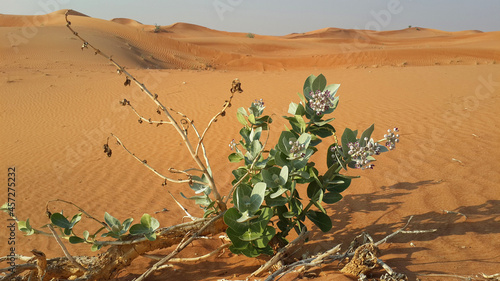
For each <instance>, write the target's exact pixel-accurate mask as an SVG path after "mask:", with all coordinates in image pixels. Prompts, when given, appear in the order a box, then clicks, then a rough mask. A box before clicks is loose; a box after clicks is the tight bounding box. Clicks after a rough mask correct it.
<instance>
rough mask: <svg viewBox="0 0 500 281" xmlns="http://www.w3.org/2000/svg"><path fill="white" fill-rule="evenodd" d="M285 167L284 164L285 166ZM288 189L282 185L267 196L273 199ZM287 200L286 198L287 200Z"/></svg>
mask: <svg viewBox="0 0 500 281" xmlns="http://www.w3.org/2000/svg"><path fill="white" fill-rule="evenodd" d="M285 167H286V166H285ZM287 191H288V189H286V188H283V187H281V186H280V187H279V188H278V190H276V191H275V192H273V193H271V195H270V196H269V197H270V198H271V199H275V198H276V197H278V196H280V195H282V194H283V193H285V192H287ZM287 201H288V200H287Z"/></svg>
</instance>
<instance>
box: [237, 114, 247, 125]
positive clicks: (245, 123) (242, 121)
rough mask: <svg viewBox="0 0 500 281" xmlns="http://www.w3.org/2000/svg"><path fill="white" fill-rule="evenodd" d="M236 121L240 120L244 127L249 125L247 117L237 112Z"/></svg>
mask: <svg viewBox="0 0 500 281" xmlns="http://www.w3.org/2000/svg"><path fill="white" fill-rule="evenodd" d="M245 113H246V112H245ZM236 119H238V122H240V123H241V124H242V125H243V126H247V125H248V122H247V119H245V117H244V116H243V115H242V114H241V113H240V112H239V111H238V112H236Z"/></svg>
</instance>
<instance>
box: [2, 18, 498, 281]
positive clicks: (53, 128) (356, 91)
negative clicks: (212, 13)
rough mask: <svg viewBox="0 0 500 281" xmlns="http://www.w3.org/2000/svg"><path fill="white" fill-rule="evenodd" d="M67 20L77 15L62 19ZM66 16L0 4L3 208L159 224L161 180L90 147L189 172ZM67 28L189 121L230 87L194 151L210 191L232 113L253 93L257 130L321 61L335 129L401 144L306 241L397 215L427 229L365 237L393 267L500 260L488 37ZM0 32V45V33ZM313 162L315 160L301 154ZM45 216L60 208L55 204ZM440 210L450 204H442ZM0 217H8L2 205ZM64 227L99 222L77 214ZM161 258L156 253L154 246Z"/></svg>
mask: <svg viewBox="0 0 500 281" xmlns="http://www.w3.org/2000/svg"><path fill="white" fill-rule="evenodd" d="M75 14H76V13H75ZM63 15H64V11H58V12H54V13H52V14H49V15H44V16H37V17H32V16H12V15H2V14H0V37H1V38H4V39H3V40H1V41H0V62H1V63H0V73H1V75H0V89H1V90H0V121H1V123H2V134H1V136H0V156H1V158H0V159H1V160H0V164H1V170H2V171H3V172H2V173H1V174H0V182H2V183H4V187H3V189H4V190H5V191H4V192H2V193H1V194H3V195H2V196H4V197H3V198H1V199H0V202H1V203H3V202H4V201H6V200H7V192H6V191H7V187H6V183H7V168H8V167H12V166H15V167H16V214H17V215H18V217H19V218H21V219H25V218H27V217H29V218H30V221H31V223H32V225H34V226H37V227H40V226H41V225H43V224H45V223H47V218H46V216H45V215H44V211H45V203H46V202H47V201H48V200H51V199H56V198H60V199H65V200H70V201H73V202H76V203H77V204H78V205H79V206H81V207H82V208H84V209H85V210H87V211H88V212H90V213H92V214H94V215H95V216H96V217H98V218H102V217H103V214H104V212H105V211H107V212H109V213H111V214H112V215H114V216H115V217H117V218H119V219H120V220H124V219H125V218H128V217H134V218H135V219H136V221H137V220H139V219H140V217H141V215H142V214H143V213H149V214H154V212H155V211H160V210H161V209H163V208H165V207H166V208H167V209H168V212H162V213H158V214H155V215H154V216H155V217H156V218H157V219H158V220H159V221H160V223H161V225H162V226H169V225H173V224H177V223H180V222H181V221H182V219H181V217H182V216H183V215H184V213H183V212H182V211H181V210H180V209H179V208H178V207H177V206H176V205H175V203H174V201H173V200H172V198H171V197H170V195H169V194H168V193H167V192H166V190H165V187H162V185H161V183H162V181H161V179H160V178H158V177H157V176H155V175H154V174H153V173H151V172H150V171H148V170H147V169H145V168H144V167H143V166H142V165H140V164H139V163H138V162H137V161H135V160H134V159H133V158H132V157H131V156H130V155H128V154H127V153H126V152H125V151H124V150H122V149H121V148H119V147H118V146H116V145H114V144H112V145H111V148H112V149H113V156H112V157H111V158H108V157H107V156H106V155H105V154H104V153H102V145H103V144H104V143H105V142H106V138H107V136H109V133H111V132H112V133H114V134H116V135H117V136H119V137H120V138H121V139H122V141H123V142H124V143H125V145H126V146H127V147H128V148H129V149H131V150H133V151H134V152H135V153H136V154H137V155H138V156H139V157H141V158H145V159H147V160H148V163H149V164H151V165H152V166H154V167H156V168H157V169H158V170H159V171H161V172H163V173H168V171H167V169H168V168H169V167H174V168H177V169H187V168H189V167H193V165H194V164H193V162H192V161H191V159H190V158H189V157H188V154H187V153H186V151H185V150H184V147H183V145H182V143H181V141H180V139H179V138H178V137H177V135H176V133H175V131H174V129H173V128H171V127H169V126H167V125H163V126H161V127H159V128H157V127H156V126H152V125H147V124H139V123H138V122H137V119H138V118H137V116H136V115H135V114H134V113H133V112H131V111H130V110H129V109H128V108H124V107H120V106H119V104H118V101H119V100H122V99H123V98H127V99H128V100H130V101H131V102H132V103H133V105H134V106H135V107H136V108H137V110H138V111H139V112H141V113H142V114H143V115H145V116H150V117H153V118H160V119H161V117H158V116H157V115H156V113H155V111H156V108H155V107H154V105H153V104H152V103H151V101H150V100H149V99H147V98H145V96H144V95H143V94H142V93H141V92H140V91H139V90H138V89H137V88H136V87H124V86H123V81H124V77H123V76H118V75H117V74H116V72H115V69H114V68H113V67H112V66H110V65H108V64H107V62H106V61H105V60H104V59H103V58H102V57H100V56H95V55H94V54H93V52H91V51H89V50H84V51H82V50H81V49H80V46H81V42H80V41H79V40H75V38H74V36H73V35H72V34H71V33H70V32H69V31H68V30H67V28H66V27H65V26H64V24H65V23H64V16H63ZM70 20H71V22H72V23H73V27H74V28H75V29H76V30H77V31H78V32H79V33H80V34H81V35H82V36H83V37H84V38H86V39H88V40H89V41H90V42H91V43H92V44H94V45H96V46H97V47H98V48H100V49H101V50H102V51H103V52H105V53H108V54H113V58H115V59H116V60H117V61H118V62H119V63H121V64H123V65H126V66H127V68H128V69H129V71H130V72H131V73H133V74H134V75H136V77H137V78H138V79H139V80H141V81H143V82H144V83H146V85H147V87H148V88H149V89H150V90H152V91H153V92H156V93H158V95H159V99H160V100H161V101H162V102H163V103H165V104H167V105H168V106H170V107H172V108H175V109H177V110H179V111H181V112H183V113H184V114H186V115H188V116H189V117H190V118H191V119H192V120H194V121H195V124H196V125H197V127H198V129H199V130H202V129H204V126H205V125H206V124H207V123H208V121H209V120H210V118H211V117H212V116H213V115H214V114H215V113H216V112H217V111H218V110H219V109H220V108H221V106H222V105H223V103H224V100H225V99H227V97H228V95H229V91H228V90H229V88H230V84H231V81H232V80H233V79H234V78H235V77H238V78H239V79H240V80H241V81H242V88H243V89H244V93H242V94H238V95H237V96H236V98H235V100H234V103H233V107H232V108H230V110H229V112H228V117H225V118H221V119H220V120H219V121H218V122H217V123H215V126H214V127H213V128H212V129H211V131H210V132H209V134H208V137H207V139H206V146H207V148H208V156H209V157H210V161H211V164H212V167H213V171H214V174H215V175H216V176H215V177H216V178H215V179H216V182H217V184H218V186H219V188H220V189H221V191H222V193H225V192H228V191H229V189H230V184H229V183H230V181H231V180H232V175H231V170H232V169H233V168H234V167H236V165H233V164H229V163H228V161H227V155H228V154H229V153H230V150H229V147H228V143H229V142H230V141H231V139H233V138H236V139H238V137H239V135H238V131H239V128H240V126H239V123H238V122H237V120H236V118H234V117H235V112H236V109H237V108H238V107H241V106H244V107H247V106H249V105H250V103H251V102H252V101H253V100H254V99H257V98H259V99H260V98H263V99H264V101H265V103H266V106H267V113H268V114H274V115H275V116H274V119H275V125H273V127H272V131H271V137H270V139H271V140H276V138H277V137H278V135H279V130H281V129H282V128H283V125H282V124H284V123H285V122H284V121H283V120H280V119H281V117H280V116H282V115H284V114H286V111H287V108H288V104H289V102H290V101H295V102H297V101H298V99H297V95H296V92H299V91H301V89H302V85H303V81H304V79H305V78H306V77H307V76H309V75H310V74H315V75H318V74H320V73H323V74H324V75H325V76H326V77H327V79H328V82H329V83H341V84H342V87H341V88H340V90H339V94H340V96H341V101H340V106H339V108H338V109H337V111H336V112H335V114H334V115H335V117H336V118H337V119H336V120H335V121H334V122H333V125H334V126H335V127H336V128H337V130H338V131H343V129H344V128H345V127H346V126H348V127H350V128H353V129H360V130H362V129H364V128H366V127H368V126H369V125H370V124H371V123H375V124H376V129H375V132H374V136H379V137H382V135H383V134H384V131H385V130H386V129H388V128H392V127H394V126H398V127H399V128H400V130H401V135H402V137H401V141H402V142H401V144H400V145H399V146H398V147H397V149H396V150H395V151H393V152H391V153H388V154H383V155H381V156H380V157H378V159H379V160H378V161H377V163H376V168H375V170H370V171H357V170H356V171H350V174H357V175H361V176H362V178H361V179H359V180H356V181H354V183H353V184H352V186H351V187H350V188H349V189H348V190H347V191H346V192H345V193H344V196H345V198H344V200H342V201H341V202H339V203H338V204H335V205H332V206H329V207H328V208H327V209H328V211H329V213H330V214H331V217H332V218H333V221H334V229H333V230H332V231H331V232H329V233H325V234H323V233H320V232H319V230H318V229H317V228H315V227H313V228H312V230H313V231H314V234H313V239H311V241H310V242H309V246H308V247H307V249H308V250H309V251H310V253H311V252H312V253H314V252H317V251H323V250H326V249H327V247H331V246H333V245H336V244H338V243H342V244H343V245H344V247H343V249H345V248H346V247H347V246H348V245H349V243H350V241H351V240H352V239H353V238H354V237H355V236H356V235H358V234H360V233H361V232H362V231H366V232H368V233H370V234H371V235H372V236H373V237H374V238H375V239H377V240H378V239H381V238H383V237H384V236H385V235H387V234H389V233H391V232H392V231H395V230H396V229H398V228H399V227H401V226H403V225H404V223H405V222H406V221H407V220H408V218H409V216H412V215H413V216H414V218H413V221H412V223H411V225H410V228H411V229H434V228H436V229H438V230H437V232H435V233H430V234H429V233H427V234H402V235H400V236H397V237H395V238H394V239H392V240H391V241H390V243H388V244H384V245H383V246H382V248H381V250H382V253H383V256H382V258H383V259H384V261H385V262H386V263H387V264H389V265H390V266H391V267H392V268H393V269H394V270H396V271H397V272H403V273H406V274H408V275H409V277H410V279H415V278H416V277H418V278H420V279H421V280H440V278H439V277H426V276H417V274H431V273H432V274H457V275H473V274H478V273H481V272H484V273H487V274H493V273H496V272H499V271H500V270H499V268H500V256H499V254H498V249H500V237H499V232H500V207H499V206H500V204H499V203H500V189H499V187H500V185H499V181H500V177H499V175H500V164H499V162H498V159H499V158H500V147H499V142H498V140H499V138H500V127H499V124H500V118H499V117H498V116H499V115H498V113H497V110H498V107H499V106H500V105H499V96H500V67H499V65H498V62H499V61H500V48H499V46H500V32H487V33H483V32H479V31H462V32H444V31H439V30H433V29H424V28H421V29H420V30H416V29H415V28H412V29H405V30H397V31H385V32H373V31H363V30H343V29H336V28H325V29H321V30H317V31H312V32H307V33H304V34H290V35H287V36H281V37H272V36H260V35H256V36H255V38H248V37H247V36H246V34H244V33H228V32H222V31H216V30H211V29H208V28H205V27H201V26H196V25H191V24H186V23H176V24H173V25H171V26H166V27H162V28H161V32H159V33H154V32H153V30H154V26H148V25H142V24H141V23H138V22H136V21H134V20H130V19H114V20H112V21H105V20H101V19H95V18H91V17H87V16H85V15H82V14H78V16H76V15H75V16H71V17H70ZM5 38H7V40H5ZM316 157H317V158H316V159H317V161H316V162H317V163H318V165H319V167H320V168H324V167H325V165H324V163H323V162H324V157H325V155H324V154H321V153H318V155H317V156H316ZM166 189H168V190H170V191H171V192H172V194H174V196H176V198H178V199H179V200H180V201H181V202H182V204H183V205H184V206H185V207H186V208H187V209H188V210H189V211H190V212H191V213H192V214H193V215H197V216H200V215H201V210H200V209H199V208H198V207H197V206H196V205H194V204H192V202H187V201H186V200H183V199H182V198H181V196H180V195H179V192H180V191H182V192H183V193H185V194H191V190H190V189H189V188H188V187H187V185H175V184H169V185H168V186H167V188H166ZM51 206H52V207H51V209H50V210H51V211H53V212H54V211H59V210H61V209H64V210H65V212H66V214H74V213H76V212H77V210H76V209H74V208H72V207H70V206H67V205H62V204H53V205H51ZM443 210H449V211H455V212H460V213H463V214H464V215H466V216H467V219H466V218H465V217H463V216H461V215H457V214H450V213H444V212H443ZM2 218H3V220H4V223H5V224H6V222H5V220H6V219H7V216H6V215H3V216H2ZM81 224H82V225H81V226H80V227H79V228H78V229H77V231H80V232H83V230H85V229H86V228H87V229H97V228H98V226H96V225H95V224H92V223H91V222H87V223H81ZM7 235H8V232H7V231H6V230H5V227H2V230H1V231H0V241H1V243H0V253H1V255H5V254H6V253H7V250H8V247H9V246H8V245H7V238H8V237H7ZM219 244H220V242H219V241H218V239H212V240H200V241H197V242H195V243H194V244H193V246H190V247H188V248H187V249H186V250H185V251H183V252H182V253H181V255H182V256H185V257H193V256H196V255H202V254H205V253H207V252H208V251H209V250H210V249H213V248H214V247H215V246H216V245H219ZM33 248H36V249H38V250H41V251H44V252H45V253H46V254H47V256H48V257H50V258H52V257H56V256H61V255H62V252H61V250H60V249H59V248H58V246H57V244H56V243H55V241H54V240H53V239H52V238H47V237H38V236H29V237H23V235H22V233H20V232H17V237H16V252H17V253H18V254H24V255H29V250H31V249H33ZM70 251H71V253H72V254H73V255H84V254H90V251H89V247H88V246H81V245H78V246H72V247H70ZM162 253H168V251H162ZM152 263H153V262H152V261H150V260H148V259H145V258H144V259H138V260H137V261H135V262H134V263H133V264H132V266H131V267H130V268H129V269H128V270H126V271H124V272H122V273H121V274H120V276H121V279H120V280H130V279H132V278H133V277H137V276H138V275H139V274H141V273H142V272H143V271H144V270H146V269H147V268H148V267H149V266H150V265H152ZM261 263H262V261H261V260H255V259H247V258H245V257H240V256H234V255H231V254H229V253H225V254H224V255H223V256H222V257H219V258H215V257H214V258H211V259H210V260H209V262H200V263H196V264H183V265H178V266H176V267H174V268H175V270H174V269H165V270H163V271H160V272H157V273H156V274H155V276H157V277H156V279H155V278H151V280H164V278H165V276H166V275H168V276H169V277H172V278H177V279H179V280H181V279H182V280H199V279H206V280H217V279H222V278H226V279H231V278H236V279H242V278H245V277H246V276H247V275H248V274H249V273H251V272H252V271H254V270H255V269H257V268H258V267H259V265H260V264H261ZM337 270H338V269H337V267H336V266H334V265H330V266H326V267H323V268H322V269H321V270H315V271H314V272H315V273H318V274H319V275H320V276H323V277H325V280H326V279H328V280H330V279H331V278H332V277H333V278H343V277H342V276H341V275H339V274H338V273H336V272H337Z"/></svg>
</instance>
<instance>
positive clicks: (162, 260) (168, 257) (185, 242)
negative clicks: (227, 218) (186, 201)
mask: <svg viewBox="0 0 500 281" xmlns="http://www.w3.org/2000/svg"><path fill="white" fill-rule="evenodd" d="M225 213H226V212H225V211H224V212H221V213H220V214H219V215H217V216H215V217H213V218H212V219H211V220H210V221H208V222H207V223H206V224H205V225H204V226H203V227H202V228H200V230H198V231H197V232H196V233H195V234H194V235H193V236H191V237H190V238H189V239H187V240H186V241H184V242H181V243H180V244H179V245H178V246H177V248H176V249H175V250H174V251H173V252H172V253H170V254H169V255H168V256H166V257H164V258H162V259H161V260H160V261H158V262H157V263H155V264H154V265H153V266H152V267H151V268H150V269H148V270H146V272H144V273H143V274H142V275H141V276H139V277H138V278H137V279H134V281H142V280H144V279H145V278H146V277H148V276H149V275H150V274H151V273H153V272H154V271H156V270H158V268H159V267H160V266H161V265H163V264H164V263H166V262H168V261H169V260H170V259H171V258H173V257H174V256H176V255H177V254H178V253H180V252H181V251H182V250H184V248H186V247H187V245H189V244H190V243H191V242H192V241H193V240H194V239H196V238H197V237H198V236H199V235H200V234H201V233H202V232H203V231H204V230H205V229H206V228H208V227H209V226H210V225H211V224H212V223H214V222H215V221H217V220H218V219H219V218H221V217H222V216H223V215H224V214H225Z"/></svg>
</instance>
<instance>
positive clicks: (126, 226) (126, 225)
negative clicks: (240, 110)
mask: <svg viewBox="0 0 500 281" xmlns="http://www.w3.org/2000/svg"><path fill="white" fill-rule="evenodd" d="M133 221H134V219H133V218H128V219H126V220H125V221H124V222H123V224H122V231H123V233H125V232H127V231H128V229H129V228H130V225H131V224H132V222H133ZM87 233H88V232H87ZM83 235H84V236H85V232H84V233H83Z"/></svg>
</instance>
